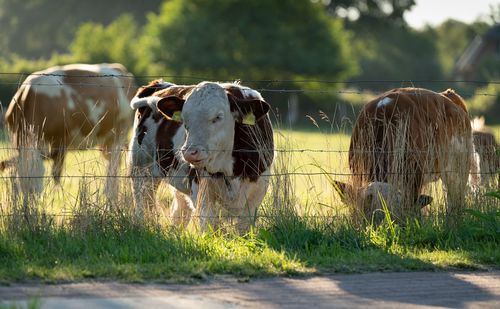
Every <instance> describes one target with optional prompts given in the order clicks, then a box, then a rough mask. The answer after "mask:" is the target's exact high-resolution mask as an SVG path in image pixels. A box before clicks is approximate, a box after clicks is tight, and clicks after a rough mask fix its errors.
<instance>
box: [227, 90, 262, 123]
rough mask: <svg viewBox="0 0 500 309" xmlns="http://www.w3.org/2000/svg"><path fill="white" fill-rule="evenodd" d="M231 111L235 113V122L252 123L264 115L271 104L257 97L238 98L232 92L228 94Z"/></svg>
mask: <svg viewBox="0 0 500 309" xmlns="http://www.w3.org/2000/svg"><path fill="white" fill-rule="evenodd" d="M227 96H228V99H229V105H230V108H231V112H235V113H237V118H236V122H240V123H243V124H246V125H254V124H255V122H257V121H259V120H260V119H261V118H262V117H264V116H265V115H266V114H267V113H268V112H269V110H270V109H271V106H270V105H269V103H267V102H266V101H264V100H259V99H238V98H237V97H235V96H234V95H232V94H228V95H227Z"/></svg>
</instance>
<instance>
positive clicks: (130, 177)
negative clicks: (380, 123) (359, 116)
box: [0, 171, 500, 180]
mask: <svg viewBox="0 0 500 309" xmlns="http://www.w3.org/2000/svg"><path fill="white" fill-rule="evenodd" d="M452 173H453V174H456V173H459V171H426V172H409V171H404V172H402V171H401V172H387V173H384V174H385V175H388V176H391V175H398V176H403V175H442V174H452ZM498 173H500V171H497V172H494V171H492V172H470V173H468V175H497V174H498ZM255 175H257V174H255ZM255 175H252V176H255ZM372 175H373V173H351V172H348V173H339V172H285V173H265V174H261V175H258V176H260V177H283V176H372ZM239 177H244V176H238V175H224V176H219V175H210V174H203V175H196V176H195V178H202V179H203V178H239ZM50 178H53V176H52V175H29V176H22V175H9V176H0V179H3V180H12V179H50ZM60 178H69V179H75V178H77V179H102V178H115V179H169V178H173V179H189V178H190V176H189V175H85V174H81V175H61V176H60Z"/></svg>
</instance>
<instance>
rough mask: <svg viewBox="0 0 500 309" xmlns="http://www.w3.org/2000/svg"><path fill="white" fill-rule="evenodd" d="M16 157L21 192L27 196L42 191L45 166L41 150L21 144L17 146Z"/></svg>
mask: <svg viewBox="0 0 500 309" xmlns="http://www.w3.org/2000/svg"><path fill="white" fill-rule="evenodd" d="M18 159H19V162H18V164H17V173H18V175H19V186H20V189H21V192H23V194H24V195H27V196H28V195H33V194H35V195H37V194H40V193H42V191H43V178H44V174H45V168H44V166H43V156H42V153H41V151H40V150H39V149H34V148H30V147H29V146H25V145H22V146H20V147H19V157H18Z"/></svg>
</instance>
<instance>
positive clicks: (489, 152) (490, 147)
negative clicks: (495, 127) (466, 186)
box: [471, 117, 500, 190]
mask: <svg viewBox="0 0 500 309" xmlns="http://www.w3.org/2000/svg"><path fill="white" fill-rule="evenodd" d="M471 125H472V136H473V137H474V147H475V149H476V152H477V153H478V155H479V169H480V171H481V186H482V187H484V188H486V189H488V190H489V189H493V188H495V182H496V188H497V189H500V154H499V152H498V151H499V149H500V148H499V147H498V143H497V141H496V140H495V135H493V132H491V130H490V129H489V128H487V127H485V125H484V117H476V118H474V119H473V120H472V121H471Z"/></svg>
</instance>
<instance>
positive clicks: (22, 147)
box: [0, 64, 136, 193]
mask: <svg viewBox="0 0 500 309" xmlns="http://www.w3.org/2000/svg"><path fill="white" fill-rule="evenodd" d="M135 89H136V87H135V84H134V80H133V76H132V75H131V74H130V73H129V72H128V71H127V70H126V69H125V68H124V67H123V66H122V65H121V64H96V65H87V64H71V65H65V66H58V67H52V68H49V69H46V70H44V71H39V72H35V73H33V74H31V75H30V76H28V77H27V78H26V80H25V81H24V82H23V84H22V85H21V87H20V88H19V89H18V91H17V92H16V94H15V95H14V97H13V98H12V101H11V102H10V105H9V107H8V109H7V112H6V114H5V120H6V124H7V128H8V130H9V131H10V133H11V134H12V137H13V140H12V141H13V143H14V144H15V146H16V147H17V148H18V149H19V151H20V153H21V157H23V158H26V157H29V158H31V159H30V160H29V162H23V161H26V160H16V159H11V160H9V161H4V162H2V163H1V164H0V167H7V166H9V165H12V163H14V162H15V161H21V162H19V163H20V164H19V166H18V173H19V174H26V175H30V176H31V175H32V174H33V173H35V174H39V175H35V176H43V173H44V168H43V161H42V158H50V159H52V160H53V161H54V165H53V168H52V176H53V178H54V180H55V181H56V183H58V182H59V179H60V176H61V171H62V166H63V162H64V158H65V155H66V152H67V150H68V149H70V148H85V147H90V146H93V145H101V146H102V149H103V154H104V156H105V158H106V159H107V160H108V168H107V170H108V175H113V174H115V173H116V170H117V168H118V163H119V155H111V152H110V149H113V148H115V149H116V148H117V147H120V146H121V145H122V144H123V143H125V141H126V134H127V131H128V129H129V127H130V124H131V122H132V113H131V111H130V109H129V108H128V102H129V101H130V99H131V98H132V97H133V93H134V92H135ZM33 148H35V150H33ZM28 152H29V154H28ZM26 163H29V164H28V165H30V166H29V167H26V168H23V166H25V165H26ZM23 169H28V170H26V171H22V170H23ZM26 175H23V176H26ZM21 180H24V182H25V183H26V182H27V181H29V185H28V184H26V185H24V186H23V183H21V186H22V187H23V191H28V192H41V191H42V189H43V186H42V185H43V181H42V178H36V179H34V180H33V179H30V180H26V179H25V178H21ZM114 186H115V182H114V179H113V178H112V177H111V178H108V182H107V184H106V188H107V190H106V191H107V192H108V193H110V192H111V191H114V189H113V187H114Z"/></svg>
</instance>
